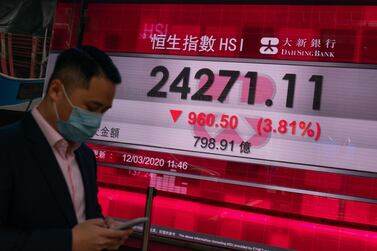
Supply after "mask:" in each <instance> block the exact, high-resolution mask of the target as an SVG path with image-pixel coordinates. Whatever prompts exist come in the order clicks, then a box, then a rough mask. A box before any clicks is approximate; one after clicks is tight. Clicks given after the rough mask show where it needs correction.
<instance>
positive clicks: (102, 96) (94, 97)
mask: <svg viewBox="0 0 377 251" xmlns="http://www.w3.org/2000/svg"><path fill="white" fill-rule="evenodd" d="M61 89H62V87H61ZM66 91H67V95H68V97H69V98H70V100H71V102H72V104H73V105H74V106H78V107H80V108H82V109H85V110H88V111H91V112H97V113H105V112H106V111H107V110H108V109H109V108H111V106H112V103H113V99H114V96H115V85H114V84H113V83H112V82H111V81H110V80H109V79H106V78H103V77H93V78H92V79H91V80H90V82H89V88H88V89H85V88H74V89H73V88H72V90H66ZM56 105H57V109H58V113H59V116H60V119H61V120H64V121H67V120H68V119H69V116H70V115H71V112H72V107H71V106H70V104H69V102H68V100H67V98H66V97H65V96H64V93H59V95H58V98H57V100H56Z"/></svg>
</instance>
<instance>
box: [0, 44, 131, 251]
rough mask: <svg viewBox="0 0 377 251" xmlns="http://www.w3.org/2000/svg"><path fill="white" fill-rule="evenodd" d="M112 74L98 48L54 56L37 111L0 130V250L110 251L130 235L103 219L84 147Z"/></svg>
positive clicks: (104, 106)
mask: <svg viewBox="0 0 377 251" xmlns="http://www.w3.org/2000/svg"><path fill="white" fill-rule="evenodd" d="M120 82H121V77H120V74H119V72H118V70H117V68H116V67H115V66H114V64H113V62H112V61H111V59H110V58H109V57H108V56H107V55H106V54H104V53H103V52H101V51H100V50H98V49H96V48H94V47H90V46H84V47H82V48H80V49H68V50H66V51H64V52H62V53H61V54H60V55H59V56H58V58H57V61H56V65H55V68H54V71H53V73H52V76H51V78H50V81H49V85H48V89H47V92H46V95H45V97H44V99H43V101H42V102H41V104H40V105H39V106H38V108H35V109H33V110H32V112H31V113H28V114H26V115H25V118H24V119H23V120H22V121H20V122H19V123H16V124H14V125H11V126H8V127H7V128H3V129H1V130H0V250H1V251H8V250H12V251H13V250H14V251H31V250H33V251H99V250H103V249H117V248H118V247H119V246H120V245H121V243H122V241H123V240H124V239H125V238H127V237H128V236H129V234H130V233H131V230H125V231H117V230H112V229H111V228H110V223H109V222H108V221H106V220H104V219H103V216H102V213H101V208H100V205H99V204H98V200H97V192H98V190H97V184H96V160H95V156H94V154H93V152H92V151H91V150H90V149H89V148H88V147H87V146H85V145H84V144H82V143H83V142H84V141H86V140H87V139H89V138H91V137H92V136H93V135H94V134H95V133H96V131H97V129H98V128H99V126H100V122H101V117H102V114H103V113H105V112H106V111H107V110H108V109H109V108H111V106H112V102H113V98H114V95H115V85H116V84H118V83H120Z"/></svg>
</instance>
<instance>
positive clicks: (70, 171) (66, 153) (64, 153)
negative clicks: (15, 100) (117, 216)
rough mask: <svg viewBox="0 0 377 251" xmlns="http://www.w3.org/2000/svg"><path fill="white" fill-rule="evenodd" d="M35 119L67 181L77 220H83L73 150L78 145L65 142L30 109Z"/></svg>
mask: <svg viewBox="0 0 377 251" xmlns="http://www.w3.org/2000/svg"><path fill="white" fill-rule="evenodd" d="M31 114H32V115H33V117H34V119H35V121H36V122H37V124H38V126H39V128H40V129H41V131H42V133H43V135H44V136H45V137H46V139H47V142H48V143H49V145H50V146H51V149H52V151H53V153H54V155H55V158H56V160H57V162H58V164H59V166H60V169H61V171H62V173H63V176H64V178H65V181H66V183H67V186H68V189H69V193H70V194H71V199H72V203H73V206H74V208H75V212H76V217H77V221H78V222H79V223H81V222H83V221H85V219H86V216H85V193H84V185H83V181H82V177H81V172H80V169H79V165H78V163H77V161H76V158H75V153H74V151H75V150H76V149H77V148H78V147H79V146H80V145H79V144H77V143H69V142H67V141H66V140H65V139H64V138H63V137H62V136H61V135H60V134H59V133H58V132H57V131H56V130H55V129H54V128H53V127H52V126H51V125H50V124H49V123H48V122H47V121H46V120H45V118H44V117H43V116H42V114H41V113H40V112H39V110H38V109H37V108H34V109H33V110H32V111H31Z"/></svg>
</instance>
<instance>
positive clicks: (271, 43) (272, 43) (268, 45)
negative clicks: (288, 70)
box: [259, 37, 279, 55]
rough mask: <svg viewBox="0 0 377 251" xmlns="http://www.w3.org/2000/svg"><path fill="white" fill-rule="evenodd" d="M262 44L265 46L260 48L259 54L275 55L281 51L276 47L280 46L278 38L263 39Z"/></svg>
mask: <svg viewBox="0 0 377 251" xmlns="http://www.w3.org/2000/svg"><path fill="white" fill-rule="evenodd" d="M260 43H261V44H262V45H263V46H262V47H260V49H259V52H260V53H261V54H267V55H275V54H278V52H279V49H278V48H277V47H276V45H278V44H279V39H278V38H276V37H262V39H261V40H260Z"/></svg>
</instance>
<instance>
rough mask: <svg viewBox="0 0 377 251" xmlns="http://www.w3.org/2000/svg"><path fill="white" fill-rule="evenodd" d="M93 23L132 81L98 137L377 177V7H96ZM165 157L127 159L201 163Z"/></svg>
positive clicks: (125, 160) (96, 37) (90, 32)
mask: <svg viewBox="0 0 377 251" xmlns="http://www.w3.org/2000/svg"><path fill="white" fill-rule="evenodd" d="M88 16H89V17H90V18H89V20H88V23H87V27H86V32H85V34H84V44H85V43H87V44H93V45H96V46H98V47H100V48H102V49H104V50H106V51H107V52H108V53H109V54H110V55H111V56H112V59H113V61H114V62H115V63H116V65H117V66H118V67H119V70H120V72H121V75H122V78H123V83H122V84H121V85H120V86H119V87H118V90H117V95H116V99H115V100H114V104H113V108H112V109H111V110H110V111H109V112H108V113H107V114H106V115H105V117H104V120H103V123H102V125H101V128H100V129H99V130H98V132H97V134H96V136H95V137H94V139H95V140H98V141H99V142H111V143H114V144H115V145H116V146H124V147H126V148H131V149H139V150H140V149H141V150H149V151H157V152H162V153H169V154H177V155H180V156H181V155H183V156H190V157H194V158H200V159H202V158H205V159H216V160H223V161H235V162H244V163H255V164H266V165H276V166H285V167H294V168H303V169H305V168H312V167H325V168H339V169H348V170H359V171H368V172H377V169H376V165H375V163H376V162H377V142H376V140H375V139H376V138H377V123H376V122H377V121H376V120H377V113H376V112H375V110H374V108H375V107H377V99H376V98H375V97H376V96H377V86H376V83H377V71H376V66H377V48H376V47H375V44H376V43H377V7H375V6H335V5H329V6H321V5H316V6H314V5H312V6H309V5H252V4H248V5H229V4H227V5H225V4H211V5H205V4H89V6H88ZM55 56H56V55H55ZM53 57H54V56H52V58H53ZM97 157H100V156H97ZM99 159H101V158H99ZM152 162H153V163H152ZM155 162H158V163H155ZM163 162H164V163H163V164H162V163H161V160H153V161H152V160H150V159H148V158H147V157H146V156H144V157H137V156H136V157H135V156H131V157H129V156H127V154H126V153H124V156H123V157H122V158H120V163H119V164H142V165H146V166H159V165H163V166H166V165H169V168H176V169H183V170H185V168H186V169H187V168H189V167H190V165H191V164H190V163H189V162H187V161H173V160H170V159H168V158H165V159H164V160H163Z"/></svg>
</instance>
